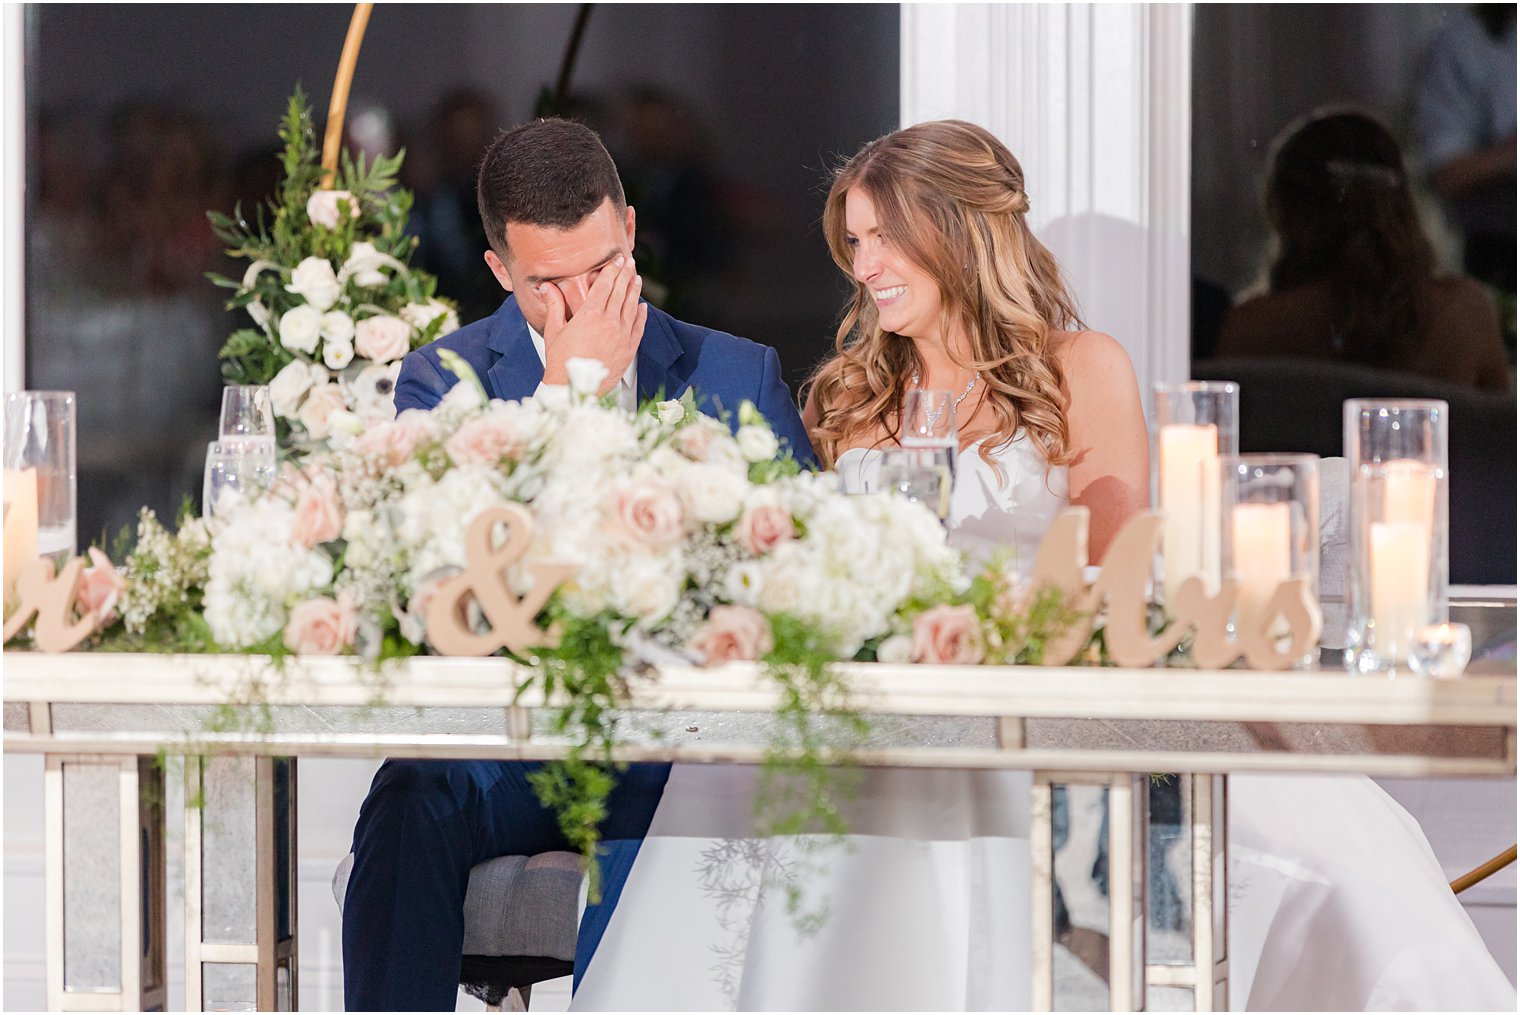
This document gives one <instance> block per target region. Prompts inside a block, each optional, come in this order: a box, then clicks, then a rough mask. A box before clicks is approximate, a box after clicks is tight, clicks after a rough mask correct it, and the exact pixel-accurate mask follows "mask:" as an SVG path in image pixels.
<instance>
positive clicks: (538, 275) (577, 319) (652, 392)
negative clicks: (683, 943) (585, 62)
mask: <svg viewBox="0 0 1520 1015" xmlns="http://www.w3.org/2000/svg"><path fill="white" fill-rule="evenodd" d="M477 189H478V198H479V203H480V215H481V219H482V220H483V222H484V225H485V231H486V237H487V238H488V240H489V241H490V245H491V249H490V250H488V251H486V255H485V259H486V264H487V265H489V266H490V268H491V272H492V274H494V275H495V276H496V280H497V281H498V282H500V283H501V287H502V288H503V289H505V290H506V291H507V292H508V293H509V294H510V295H509V296H508V297H507V299H506V301H505V302H504V303H502V305H501V308H500V309H499V310H497V311H496V313H495V315H493V316H492V317H488V318H486V319H484V320H481V321H476V322H475V323H473V324H470V325H468V326H467V327H464V328H461V329H459V330H458V331H456V332H454V333H453V334H452V335H449V336H447V337H446V338H443V339H440V340H439V341H437V342H434V343H432V344H431V345H428V346H425V347H423V348H421V349H418V350H416V351H415V352H413V353H411V354H410V355H408V356H407V357H406V359H405V361H404V362H403V363H402V365H401V374H400V376H399V378H398V379H397V381H396V393H395V401H396V410H397V411H398V412H400V411H401V410H404V409H431V408H432V407H434V406H435V405H437V404H438V402H439V400H440V399H441V398H442V397H443V395H444V394H445V393H446V392H447V391H448V389H449V388H450V387H452V386H453V384H454V383H455V380H456V378H454V376H453V375H452V374H450V373H449V372H448V370H447V369H445V368H444V367H443V366H442V364H441V363H440V362H439V359H438V350H439V349H440V348H447V349H452V350H453V351H454V352H456V353H458V354H459V355H460V356H462V357H463V358H464V359H465V361H466V362H468V363H469V364H470V366H471V367H473V368H474V370H475V373H476V374H477V375H478V376H479V377H480V379H481V381H482V383H484V384H485V387H486V391H487V393H488V394H489V395H490V396H491V397H492V398H501V399H507V400H515V399H523V398H527V397H529V396H531V395H534V394H538V393H542V392H544V391H548V390H553V389H554V388H555V387H556V386H562V385H565V384H567V383H568V379H569V378H568V374H567V372H566V364H567V363H568V362H569V360H571V359H574V358H577V357H579V358H589V359H595V360H599V361H601V363H602V364H603V365H604V366H606V368H607V375H606V377H605V379H604V381H603V385H602V391H601V393H602V394H603V395H605V394H607V393H609V392H615V397H616V399H617V401H618V403H619V404H621V405H622V406H624V407H625V408H628V409H632V408H635V407H636V406H637V405H638V403H639V402H641V401H643V400H644V399H648V398H653V397H656V396H660V397H665V398H676V397H679V396H680V395H681V394H682V392H684V391H686V390H687V389H688V388H691V389H694V391H695V392H696V394H697V396H698V398H699V399H700V402H699V405H700V407H701V408H702V410H703V411H704V412H707V413H709V414H710V415H716V414H717V413H719V412H722V411H726V412H728V413H730V414H732V417H731V423H733V424H735V425H737V418H736V416H737V411H738V408H739V403H740V402H742V401H745V400H748V401H751V402H753V403H754V404H755V406H756V407H757V408H758V409H759V410H760V412H761V414H762V415H764V416H765V418H766V419H767V420H769V421H770V423H771V425H772V426H773V427H774V428H775V431H776V435H777V436H778V437H779V438H780V439H781V442H782V446H783V447H790V449H791V451H792V453H793V455H795V456H796V457H797V459H798V460H799V461H802V462H803V463H804V464H807V465H812V464H814V459H813V453H812V447H811V445H810V444H809V443H808V439H807V433H806V431H805V429H804V428H803V425H802V421H801V419H800V418H799V417H798V415H797V408H796V404H795V403H794V402H793V401H792V396H791V392H790V391H789V390H788V389H787V386H786V383H785V382H784V381H783V380H782V379H781V367H780V362H779V360H778V359H777V357H776V353H775V350H773V349H770V348H767V347H765V346H762V345H756V344H755V343H753V342H748V341H746V340H744V339H742V338H735V337H734V336H732V335H726V334H723V333H722V332H718V331H709V330H708V329H706V328H701V327H697V326H696V325H692V324H685V323H683V322H681V321H677V320H675V319H674V318H672V317H670V316H669V315H668V314H664V313H662V312H661V311H659V310H657V309H655V308H653V307H651V306H649V304H647V303H645V302H643V301H642V300H641V299H640V298H639V294H640V292H641V286H642V280H641V279H640V277H639V275H638V273H637V271H636V269H635V266H634V263H633V235H634V213H633V209H632V208H630V207H628V204H627V202H626V200H625V199H624V197H623V186H622V183H621V182H620V181H619V179H618V175H617V169H616V167H615V166H614V165H613V163H612V158H611V156H609V155H608V154H607V150H606V149H605V148H604V147H602V143H601V141H600V140H599V139H598V138H597V136H596V134H595V133H593V132H592V131H591V130H590V129H588V128H586V127H584V126H582V125H580V124H576V123H570V122H567V121H564V120H538V121H535V122H533V123H530V124H527V125H524V126H521V127H517V128H516V129H514V130H510V131H507V132H505V133H503V134H502V135H501V136H499V137H498V138H497V139H496V141H495V142H493V143H492V145H491V146H490V148H489V149H487V151H486V154H485V158H484V160H483V161H482V163H481V167H480V175H479V179H478V188H477ZM539 767H540V766H539V765H538V764H537V763H532V762H507V761H413V760H388V761H386V762H385V763H384V764H383V765H382V766H381V767H380V771H379V772H378V773H376V775H375V780H374V783H373V784H372V785H371V787H370V791H369V795H368V796H367V797H366V798H365V800H364V803H363V805H362V806H361V807H360V810H359V822H358V825H357V826H356V827H355V829H354V867H353V873H352V875H351V876H350V879H349V883H348V894H347V897H346V901H345V904H344V907H343V990H344V1002H345V1006H346V1007H347V1008H348V1009H349V1010H350V1011H378V1010H391V1011H453V1010H454V1005H455V997H456V994H457V990H458V982H459V980H458V977H459V959H460V954H461V951H462V950H463V946H464V915H463V910H464V896H465V888H466V886H467V885H468V883H469V876H470V868H471V867H473V866H474V865H476V864H478V863H481V862H483V861H485V860H488V859H490V858H492V857H496V856H507V855H514V854H533V853H543V852H548V851H552V850H564V849H569V848H570V847H569V844H568V842H567V841H566V839H565V837H564V835H563V833H561V832H560V830H559V826H558V822H557V820H556V818H555V816H554V814H553V813H551V812H550V811H548V810H546V809H545V808H544V807H543V805H542V804H540V803H539V801H538V798H537V797H536V796H535V795H534V792H533V789H532V788H531V787H530V786H529V785H528V775H529V774H530V773H531V772H533V771H534V770H536V769H537V768H539ZM669 774H670V766H668V765H632V766H630V767H629V768H628V770H627V771H626V772H624V773H622V774H621V775H620V776H619V778H618V784H617V787H616V789H614V791H613V793H612V796H611V798H610V799H609V800H608V817H607V820H606V821H604V822H603V824H602V826H601V835H602V838H603V840H604V841H606V842H609V843H611V842H618V841H623V842H625V843H631V848H621V849H617V850H614V851H613V852H612V853H611V854H610V857H611V860H610V862H609V861H605V860H604V862H603V874H602V900H601V902H600V903H598V904H596V905H592V906H588V907H587V909H586V913H585V916H584V917H583V918H582V921H581V928H580V937H579V939H578V941H577V947H576V954H575V970H576V976H577V978H579V976H580V974H581V973H582V972H583V971H584V969H585V966H586V963H587V961H588V960H589V959H590V957H591V954H592V953H593V952H594V951H595V950H596V945H597V942H598V941H599V940H600V939H601V936H602V932H603V930H605V929H606V926H607V920H608V919H609V918H610V917H611V915H612V908H613V906H614V905H616V903H617V899H618V895H619V894H620V893H621V891H622V887H623V882H624V880H625V879H626V877H627V874H628V869H629V866H630V865H631V863H632V858H633V856H634V854H635V853H636V851H637V844H638V842H639V841H641V840H642V839H643V837H644V835H645V833H646V832H647V831H648V829H649V822H650V820H651V819H652V818H653V816H654V811H655V807H656V805H657V804H658V803H659V800H660V794H661V792H662V790H663V789H664V786H665V780H666V777H667V776H668V775H669Z"/></svg>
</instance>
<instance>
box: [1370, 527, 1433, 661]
mask: <svg viewBox="0 0 1520 1015" xmlns="http://www.w3.org/2000/svg"><path fill="white" fill-rule="evenodd" d="M1369 530H1370V531H1369V536H1370V538H1369V540H1368V543H1369V545H1370V549H1371V551H1372V556H1371V561H1370V563H1371V565H1372V636H1373V639H1374V644H1376V646H1377V653H1378V655H1379V656H1381V657H1383V658H1384V659H1389V660H1398V661H1403V660H1404V659H1406V658H1407V657H1408V655H1409V647H1410V640H1411V638H1413V636H1414V632H1415V631H1416V630H1418V629H1419V628H1421V627H1424V626H1425V625H1426V624H1427V623H1429V622H1430V618H1429V617H1428V616H1426V605H1427V604H1426V600H1427V598H1428V589H1429V587H1430V529H1429V527H1428V526H1426V525H1422V524H1421V523H1419V522H1408V521H1403V522H1373V523H1372V524H1371V526H1369Z"/></svg>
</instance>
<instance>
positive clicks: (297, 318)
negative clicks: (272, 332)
mask: <svg viewBox="0 0 1520 1015" xmlns="http://www.w3.org/2000/svg"><path fill="white" fill-rule="evenodd" d="M321 335H322V315H321V314H320V313H318V312H317V310H316V308H315V307H311V306H307V305H306V304H304V303H303V304H302V305H301V306H299V307H295V308H293V309H291V310H287V311H285V312H284V313H283V314H281V315H280V344H281V345H283V346H284V347H285V348H287V349H289V350H290V351H291V352H304V353H306V354H307V355H310V354H311V353H314V352H316V351H317V339H318V338H320V337H321Z"/></svg>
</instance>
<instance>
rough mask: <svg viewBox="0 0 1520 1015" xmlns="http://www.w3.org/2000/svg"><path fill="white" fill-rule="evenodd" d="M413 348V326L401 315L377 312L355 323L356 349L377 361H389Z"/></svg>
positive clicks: (364, 355)
mask: <svg viewBox="0 0 1520 1015" xmlns="http://www.w3.org/2000/svg"><path fill="white" fill-rule="evenodd" d="M411 349H412V326H411V325H410V324H407V323H406V322H405V321H403V320H402V319H401V318H399V317H391V316H390V315H389V314H376V315H375V316H374V317H366V318H365V319H364V320H362V321H360V322H358V323H357V324H355V325H354V351H355V352H357V353H358V354H359V355H360V356H363V357H364V358H365V359H371V360H374V361H375V362H376V363H389V362H391V361H392V360H398V359H400V358H401V357H403V356H405V355H406V354H407V353H408V352H410V351H411Z"/></svg>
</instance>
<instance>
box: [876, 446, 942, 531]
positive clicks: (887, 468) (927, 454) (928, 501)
mask: <svg viewBox="0 0 1520 1015" xmlns="http://www.w3.org/2000/svg"><path fill="white" fill-rule="evenodd" d="M950 461H951V452H950V451H949V450H948V449H946V448H943V447H922V448H889V449H887V450H885V451H883V452H882V456H881V469H880V471H879V472H878V473H877V485H878V486H879V488H880V489H881V490H883V491H884V492H886V493H891V494H896V495H897V496H900V497H906V498H907V499H908V500H912V501H917V502H918V503H920V504H922V505H924V507H926V508H928V509H929V510H930V511H932V512H934V515H935V517H937V518H938V519H939V520H940V521H942V522H943V521H944V520H945V519H947V518H948V517H949V516H950V480H951V477H950Z"/></svg>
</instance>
